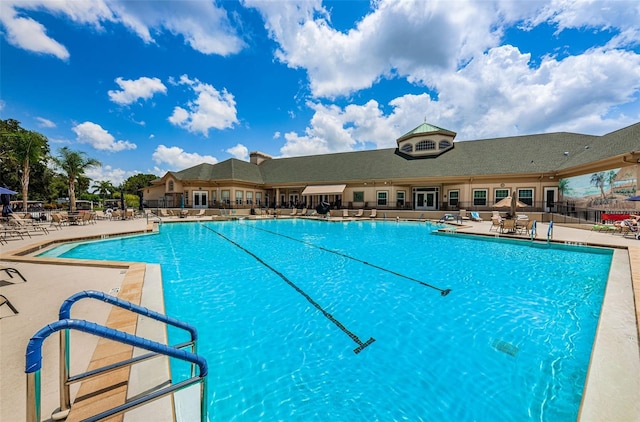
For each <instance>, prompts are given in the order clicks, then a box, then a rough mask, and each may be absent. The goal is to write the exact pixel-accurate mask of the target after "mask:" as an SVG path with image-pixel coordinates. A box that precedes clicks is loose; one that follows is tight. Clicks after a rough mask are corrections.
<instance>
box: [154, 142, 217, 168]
mask: <svg viewBox="0 0 640 422" xmlns="http://www.w3.org/2000/svg"><path fill="white" fill-rule="evenodd" d="M152 158H153V161H154V162H155V163H156V164H163V163H165V164H166V165H167V166H168V167H170V169H171V170H184V169H186V168H189V167H193V166H195V165H198V164H202V163H209V164H215V163H217V162H218V159H217V158H215V157H213V156H211V155H200V154H198V153H190V152H186V151H185V150H183V149H182V148H180V147H167V146H165V145H158V147H157V148H156V150H155V151H154V153H153V155H152ZM155 174H160V173H155ZM161 174H164V173H161Z"/></svg>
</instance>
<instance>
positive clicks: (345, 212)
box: [342, 208, 349, 218]
mask: <svg viewBox="0 0 640 422" xmlns="http://www.w3.org/2000/svg"><path fill="white" fill-rule="evenodd" d="M342 218H349V210H348V209H346V208H345V209H343V210H342Z"/></svg>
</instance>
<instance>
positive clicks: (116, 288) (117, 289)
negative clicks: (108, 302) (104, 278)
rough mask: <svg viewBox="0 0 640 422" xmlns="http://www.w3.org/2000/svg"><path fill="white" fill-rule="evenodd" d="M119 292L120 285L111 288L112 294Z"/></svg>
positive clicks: (110, 292)
mask: <svg viewBox="0 0 640 422" xmlns="http://www.w3.org/2000/svg"><path fill="white" fill-rule="evenodd" d="M118 292H120V287H114V288H113V289H111V290H109V294H110V295H115V294H117V293H118Z"/></svg>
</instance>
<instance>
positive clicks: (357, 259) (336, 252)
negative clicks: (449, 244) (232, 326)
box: [238, 223, 451, 296]
mask: <svg viewBox="0 0 640 422" xmlns="http://www.w3.org/2000/svg"><path fill="white" fill-rule="evenodd" d="M238 224H241V225H243V226H246V227H251V228H253V229H255V230H261V231H263V232H265V233H270V234H273V235H276V236H282V237H284V238H287V239H290V240H295V241H296V242H300V243H302V244H304V245H307V246H311V247H314V248H317V249H320V250H323V251H325V252H330V253H332V254H336V255H340V256H342V257H345V258H348V259H352V260H354V261H356V262H360V263H362V264H365V265H368V266H370V267H373V268H376V269H378V270H381V271H386V272H388V273H389V274H393V275H395V276H398V277H401V278H404V279H407V280H410V281H414V282H416V283H420V284H422V285H423V286H426V287H429V288H432V289H434V290H437V291H439V292H440V296H446V295H448V294H449V293H451V289H441V288H440V287H436V286H434V285H431V284H429V283H425V282H424V281H420V280H418V279H415V278H413V277H409V276H408V275H404V274H400V273H398V272H395V271H393V270H390V269H388V268H384V267H381V266H379V265H376V264H372V263H370V262H367V261H363V260H361V259H359V258H356V257H354V256H351V255H347V254H344V253H342V252H338V251H334V250H332V249H327V248H325V247H323V246H318V245H314V244H313V243H310V242H305V241H304V240H300V239H296V238H295V237H291V236H287V235H286V234H280V233H277V232H273V231H271V230H267V229H263V228H261V227H255V226H250V225H248V224H243V223H238Z"/></svg>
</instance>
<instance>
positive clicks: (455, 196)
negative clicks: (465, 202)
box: [449, 190, 460, 207]
mask: <svg viewBox="0 0 640 422" xmlns="http://www.w3.org/2000/svg"><path fill="white" fill-rule="evenodd" d="M458 202H460V191H459V190H450V191H449V206H450V207H457V206H458Z"/></svg>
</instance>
